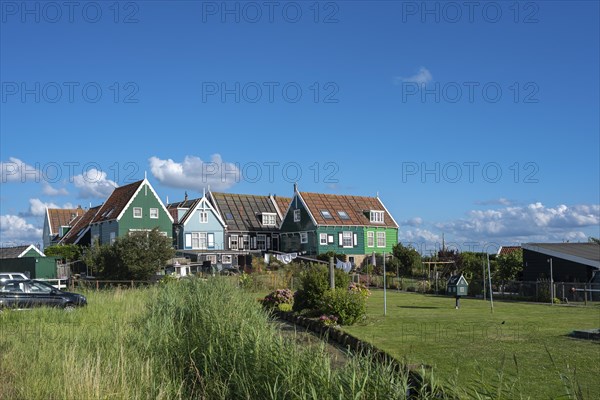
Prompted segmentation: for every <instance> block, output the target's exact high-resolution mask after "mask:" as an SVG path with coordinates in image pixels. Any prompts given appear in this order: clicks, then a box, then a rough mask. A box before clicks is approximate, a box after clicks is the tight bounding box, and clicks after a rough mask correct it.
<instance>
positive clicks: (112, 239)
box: [110, 232, 117, 244]
mask: <svg viewBox="0 0 600 400" xmlns="http://www.w3.org/2000/svg"><path fill="white" fill-rule="evenodd" d="M115 240H117V233H116V232H111V233H110V244H113V243H114V242H115Z"/></svg>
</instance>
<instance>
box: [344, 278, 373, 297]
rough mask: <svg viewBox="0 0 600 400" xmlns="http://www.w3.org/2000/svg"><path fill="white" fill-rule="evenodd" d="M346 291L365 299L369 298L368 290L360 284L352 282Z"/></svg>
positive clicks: (369, 292)
mask: <svg viewBox="0 0 600 400" xmlns="http://www.w3.org/2000/svg"><path fill="white" fill-rule="evenodd" d="M348 291H349V292H350V293H352V294H359V295H361V296H363V297H364V298H365V299H366V298H369V297H370V296H371V291H370V290H369V289H367V287H366V286H365V285H363V284H362V283H354V282H352V283H351V284H350V285H349V286H348Z"/></svg>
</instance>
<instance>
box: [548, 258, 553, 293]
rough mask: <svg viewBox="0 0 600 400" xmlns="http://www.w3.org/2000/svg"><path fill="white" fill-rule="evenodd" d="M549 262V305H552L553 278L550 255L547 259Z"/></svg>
mask: <svg viewBox="0 0 600 400" xmlns="http://www.w3.org/2000/svg"><path fill="white" fill-rule="evenodd" d="M548 262H549V263H550V305H554V278H553V276H552V257H550V258H549V259H548Z"/></svg>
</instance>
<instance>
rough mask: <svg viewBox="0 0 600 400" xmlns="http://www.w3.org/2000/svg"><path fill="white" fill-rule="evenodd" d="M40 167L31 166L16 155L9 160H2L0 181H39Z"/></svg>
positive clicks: (0, 163) (0, 162)
mask: <svg viewBox="0 0 600 400" xmlns="http://www.w3.org/2000/svg"><path fill="white" fill-rule="evenodd" d="M41 175H42V174H41V172H40V170H39V168H36V167H34V166H31V165H29V164H27V163H25V162H24V161H21V160H19V159H18V158H15V157H9V158H8V161H0V182H2V183H6V182H22V183H25V182H39V181H40V179H41Z"/></svg>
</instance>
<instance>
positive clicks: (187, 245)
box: [183, 233, 192, 249]
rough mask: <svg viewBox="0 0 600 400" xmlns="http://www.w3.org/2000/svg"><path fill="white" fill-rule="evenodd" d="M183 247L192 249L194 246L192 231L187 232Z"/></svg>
mask: <svg viewBox="0 0 600 400" xmlns="http://www.w3.org/2000/svg"><path fill="white" fill-rule="evenodd" d="M183 247H184V248H185V249H191V248H192V234H191V233H186V234H185V242H184V243H183Z"/></svg>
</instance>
